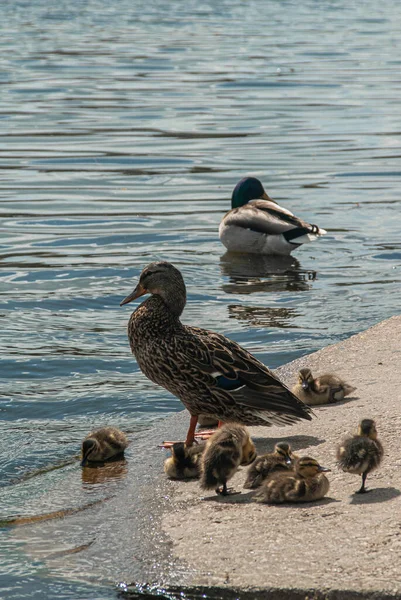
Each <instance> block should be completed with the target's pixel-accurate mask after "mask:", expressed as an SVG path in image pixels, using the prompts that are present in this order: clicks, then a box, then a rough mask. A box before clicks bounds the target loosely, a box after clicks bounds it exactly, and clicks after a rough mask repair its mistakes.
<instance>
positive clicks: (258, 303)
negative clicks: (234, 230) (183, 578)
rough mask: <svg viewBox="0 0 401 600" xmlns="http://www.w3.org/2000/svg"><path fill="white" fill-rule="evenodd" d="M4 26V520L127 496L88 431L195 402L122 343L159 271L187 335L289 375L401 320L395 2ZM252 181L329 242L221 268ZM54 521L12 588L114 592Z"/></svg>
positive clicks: (120, 9)
mask: <svg viewBox="0 0 401 600" xmlns="http://www.w3.org/2000/svg"><path fill="white" fill-rule="evenodd" d="M0 28H1V35H0V49H1V55H0V84H1V87H0V90H1V94H0V170H1V179H0V233H1V237H0V292H1V296H0V303H1V304H0V317H1V333H0V359H1V362H0V369H1V370H0V382H1V387H0V416H1V418H2V421H1V423H0V428H1V429H0V446H1V484H2V486H3V487H2V489H1V506H2V511H1V515H0V517H1V518H3V519H8V518H11V517H14V516H16V515H19V516H24V515H25V516H26V515H37V514H43V513H45V512H49V511H55V510H63V509H65V508H74V507H84V506H86V505H87V504H88V503H89V502H91V501H92V500H94V499H102V498H105V497H108V496H109V495H110V494H113V493H115V491H116V490H118V486H119V485H120V484H121V482H122V481H123V480H124V477H126V474H127V471H126V470H125V471H124V469H122V471H121V472H120V473H117V474H115V473H114V474H113V476H110V477H104V478H103V481H96V478H93V477H92V480H91V477H89V478H88V479H89V480H85V478H84V480H82V479H81V473H80V469H79V467H78V464H77V462H76V461H75V462H74V460H73V457H74V455H75V454H76V453H77V452H78V450H79V444H80V441H81V439H82V438H83V436H84V435H85V434H86V433H87V432H88V431H89V430H90V429H91V428H93V427H95V426H101V425H103V424H106V423H107V424H109V423H110V424H114V425H116V426H120V427H122V428H124V429H125V430H127V431H128V432H129V433H130V434H134V433H135V432H138V431H139V430H142V429H144V428H146V427H148V426H149V425H150V424H151V423H152V422H153V421H154V420H155V419H158V418H160V417H161V416H163V415H165V414H168V413H171V412H173V411H176V410H180V408H181V405H180V403H179V401H178V400H176V399H175V398H173V397H171V396H170V395H169V394H168V393H167V392H165V391H164V390H163V389H161V388H156V387H155V386H154V385H153V384H151V383H150V382H149V381H148V380H146V378H145V377H144V376H143V375H142V374H141V373H140V372H139V371H138V367H137V365H136V363H135V361H134V360H133V358H132V357H131V355H130V351H129V346H128V343H127V339H126V323H127V320H128V317H129V314H130V307H131V305H130V306H128V307H124V308H120V307H119V302H120V301H121V299H122V298H124V297H125V296H126V295H127V294H128V293H129V292H130V291H131V290H132V289H133V287H134V285H135V282H136V280H137V277H138V275H139V273H140V271H141V269H142V268H143V266H144V265H146V264H147V263H149V262H151V261H153V260H157V259H164V260H169V261H171V262H173V263H174V264H175V265H176V266H177V267H178V268H180V269H181V270H182V272H183V274H184V277H185V281H186V283H187V286H188V305H187V309H186V311H185V313H184V321H185V322H186V323H191V324H195V325H199V326H201V327H206V328H210V329H216V330H218V331H220V332H222V333H224V334H226V335H228V336H230V337H232V338H233V339H235V340H237V341H238V342H240V343H241V344H243V345H244V346H245V347H246V348H248V349H249V350H251V351H252V352H253V353H255V354H256V355H257V356H258V358H260V359H261V360H262V361H264V362H265V363H266V364H268V365H269V366H271V367H273V368H274V367H277V366H279V365H280V364H283V363H285V362H288V361H290V360H292V359H294V358H296V357H298V356H301V355H303V354H306V353H309V352H313V351H314V350H316V349H319V348H321V347H322V346H325V345H326V344H330V343H335V342H337V341H339V340H341V339H343V338H344V337H347V336H349V335H351V334H353V333H356V332H358V331H361V330H363V329H365V328H367V327H369V326H370V325H372V324H374V323H376V322H378V321H380V320H382V319H385V318H387V317H390V316H391V315H393V314H395V313H398V312H399V306H400V300H401V286H400V280H401V241H400V239H401V237H400V234H401V225H400V204H399V188H400V175H401V166H400V165H401V162H400V157H401V101H400V91H401V71H400V65H401V59H399V57H400V56H401V15H400V11H399V10H398V7H397V5H396V4H394V3H393V2H390V1H389V0H385V1H384V2H381V3H380V4H379V5H378V4H377V3H373V2H371V1H368V2H364V3H363V4H361V3H358V2H344V1H343V0H337V1H335V0H333V1H329V0H326V1H324V2H316V1H314V0H305V1H304V2H302V3H299V2H294V1H285V0H284V1H283V0H277V1H272V2H269V3H266V2H263V1H262V0H250V1H248V2H242V1H239V0H231V1H230V2H227V1H224V0H222V1H221V2H219V3H212V2H206V3H201V4H199V2H194V1H191V0H189V1H187V2H185V3H181V2H174V1H173V2H170V3H168V5H166V3H165V2H160V1H159V2H157V1H156V2H153V3H146V2H141V1H139V0H138V1H137V0H135V1H132V0H120V1H117V2H114V3H109V2H105V0H91V1H88V2H85V3H82V2H80V1H78V0H69V1H68V2H66V1H65V0H60V1H59V2H58V3H57V4H56V5H50V4H49V3H48V2H47V1H46V0H37V1H36V2H35V3H32V2H28V1H22V0H20V1H18V0H13V1H11V0H9V1H4V2H2V3H1V6H0ZM245 174H252V175H255V176H257V177H259V178H260V179H261V180H262V181H263V183H264V185H265V187H266V189H267V191H268V193H269V194H270V195H271V196H272V197H273V198H275V199H276V200H278V201H279V202H280V203H282V204H283V205H285V206H286V207H288V208H289V209H291V210H292V211H293V212H294V213H295V214H299V215H300V216H302V217H304V218H305V219H307V220H309V221H310V222H313V223H318V224H319V225H321V226H322V227H324V228H326V229H327V230H328V231H329V233H328V235H327V236H325V238H324V239H322V240H320V241H318V242H316V243H313V244H309V245H306V246H303V247H302V248H301V249H300V250H299V251H298V252H297V253H294V257H293V258H291V259H289V260H275V259H271V258H265V259H263V258H262V259H256V258H255V259H252V260H249V258H247V257H230V256H228V255H225V253H224V248H223V247H222V245H221V244H220V242H219V240H218V235H217V230H218V224H219V222H220V220H221V218H222V216H223V214H224V212H225V211H227V210H228V208H229V198H230V195H231V191H232V188H233V187H234V185H235V184H236V182H237V181H238V180H239V179H240V178H241V177H243V176H244V175H245ZM128 463H129V453H128ZM55 465H60V466H61V468H60V469H56V470H51V471H46V469H47V468H48V467H52V466H55ZM63 465H64V466H63ZM128 468H129V467H127V469H128ZM38 469H39V470H41V469H42V470H44V472H42V471H41V472H39V473H37V472H36V470H38ZM32 474H33V475H34V476H31V475H32ZM65 481H68V496H67V495H66V485H65ZM37 527H38V528H37V537H36V538H35V540H36V542H35V543H33V542H32V535H31V536H30V544H29V547H28V546H27V544H26V540H24V535H23V533H22V532H23V531H24V528H20V529H18V534H16V533H15V532H16V531H17V529H13V530H11V529H9V528H5V529H4V531H3V533H2V541H3V546H4V548H6V550H7V555H6V557H5V558H4V559H1V563H0V568H1V571H2V572H3V581H4V587H5V591H4V593H3V595H4V597H7V598H18V599H20V598H25V597H26V598H36V597H37V598H41V599H42V598H43V599H45V600H46V599H47V598H48V599H51V598H54V597H56V596H57V598H60V599H64V598H66V599H67V598H76V597H77V595H79V597H80V598H93V597H94V595H96V594H98V595H97V597H99V598H108V597H114V591H113V590H112V588H110V591H107V590H108V589H109V588H106V591H105V590H104V589H103V588H102V589H101V590H100V591H99V590H98V591H95V588H91V587H90V586H91V583H90V577H89V575H88V574H82V576H81V577H80V578H79V577H75V580H77V579H80V582H77V583H74V581H71V578H70V577H69V575H70V574H69V573H65V572H63V568H62V560H61V561H59V562H60V564H58V566H57V568H56V567H55V566H54V564H55V563H54V557H53V559H52V558H51V556H50V555H52V553H54V552H56V553H57V552H58V551H65V549H66V543H67V542H71V543H70V546H68V543H67V546H68V547H69V549H70V550H72V549H74V548H75V546H74V543H73V534H71V539H70V540H64V539H63V540H61V539H54V540H52V544H53V546H54V548H52V550H50V549H49V548H50V545H49V543H48V540H47V541H46V540H44V539H42V537H43V536H44V535H45V534H44V533H43V532H44V531H45V530H46V528H41V527H39V526H37ZM83 527H85V525H83ZM26 529H29V526H28V527H25V530H26ZM91 533H93V532H91ZM95 535H96V533H95ZM41 536H42V537H41ZM91 539H92V538H91V537H90V534H89V532H88V540H87V542H88V543H90V541H91ZM35 544H36V546H35ZM41 544H44V545H45V546H46V549H45V550H44V551H43V552H41V551H40V546H41ZM46 544H47V545H46ZM59 546H60V548H59ZM77 551H79V547H78V550H77ZM49 556H50V558H49ZM52 561H53V562H52ZM73 579H74V578H73ZM96 589H97V588H96Z"/></svg>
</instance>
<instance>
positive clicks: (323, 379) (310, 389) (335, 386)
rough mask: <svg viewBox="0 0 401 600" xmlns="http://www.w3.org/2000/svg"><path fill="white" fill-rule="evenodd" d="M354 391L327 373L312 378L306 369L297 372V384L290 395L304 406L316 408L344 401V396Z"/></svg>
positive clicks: (335, 376) (338, 378) (342, 381)
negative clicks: (295, 397)
mask: <svg viewBox="0 0 401 600" xmlns="http://www.w3.org/2000/svg"><path fill="white" fill-rule="evenodd" d="M355 390H356V388H355V387H353V386H352V385H349V384H348V383H346V382H345V381H344V380H343V379H341V378H340V377H338V376H337V375H334V374H332V373H327V374H326V375H320V377H315V378H314V377H313V375H312V372H311V370H310V369H307V368H306V369H301V370H300V371H299V374H298V383H296V384H295V385H294V387H293V388H292V393H293V394H295V395H296V396H297V397H298V398H299V399H300V400H302V401H303V402H306V404H310V405H312V406H316V405H317V404H331V403H334V402H338V401H340V400H344V396H348V394H352V392H354V391H355Z"/></svg>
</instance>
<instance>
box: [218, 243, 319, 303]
mask: <svg viewBox="0 0 401 600" xmlns="http://www.w3.org/2000/svg"><path fill="white" fill-rule="evenodd" d="M220 268H221V272H222V275H225V276H228V277H229V281H228V282H225V283H223V285H222V288H223V290H224V292H226V294H253V293H257V292H302V291H307V290H309V289H310V287H311V284H310V282H311V281H313V280H314V279H316V271H312V270H304V269H301V266H300V263H299V261H298V260H297V259H296V258H294V257H293V256H260V255H255V254H235V253H229V252H226V254H224V256H222V257H221V258H220Z"/></svg>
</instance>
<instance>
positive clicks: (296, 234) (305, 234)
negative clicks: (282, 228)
mask: <svg viewBox="0 0 401 600" xmlns="http://www.w3.org/2000/svg"><path fill="white" fill-rule="evenodd" d="M326 233H327V231H326V230H325V229H323V228H322V227H318V226H317V225H311V226H310V227H309V228H308V227H296V228H294V229H290V231H286V232H285V233H283V236H284V238H285V239H286V240H287V242H289V243H290V244H308V243H309V242H314V241H315V240H317V239H318V238H319V237H320V236H322V235H325V234H326Z"/></svg>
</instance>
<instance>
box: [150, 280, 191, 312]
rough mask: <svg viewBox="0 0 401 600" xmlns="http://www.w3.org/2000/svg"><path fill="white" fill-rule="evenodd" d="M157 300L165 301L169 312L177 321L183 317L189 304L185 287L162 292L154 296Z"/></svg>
mask: <svg viewBox="0 0 401 600" xmlns="http://www.w3.org/2000/svg"><path fill="white" fill-rule="evenodd" d="M154 296H156V297H157V298H159V299H160V300H162V301H163V304H164V305H165V306H166V307H167V309H168V310H169V312H170V313H171V314H172V315H174V317H176V318H177V319H178V318H179V317H180V316H181V315H182V312H183V310H184V308H185V304H186V302H187V294H186V290H185V286H184V287H183V288H182V289H181V288H177V287H174V288H171V289H167V290H166V289H164V290H161V291H160V292H159V293H158V294H154Z"/></svg>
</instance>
